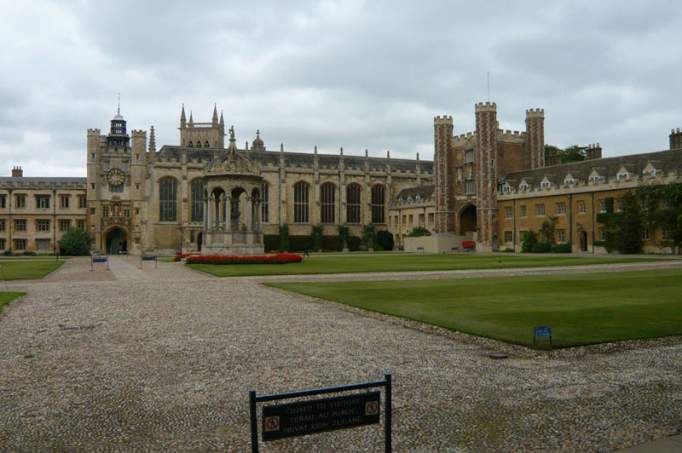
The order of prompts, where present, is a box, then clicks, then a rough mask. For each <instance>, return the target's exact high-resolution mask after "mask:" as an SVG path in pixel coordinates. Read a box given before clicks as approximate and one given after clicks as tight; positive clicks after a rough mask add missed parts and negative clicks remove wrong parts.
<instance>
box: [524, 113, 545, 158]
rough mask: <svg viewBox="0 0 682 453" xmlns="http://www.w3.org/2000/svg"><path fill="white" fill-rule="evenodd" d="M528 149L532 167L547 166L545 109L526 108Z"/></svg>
mask: <svg viewBox="0 0 682 453" xmlns="http://www.w3.org/2000/svg"><path fill="white" fill-rule="evenodd" d="M526 137H527V143H526V150H527V152H528V162H529V164H530V168H531V169H533V168H541V167H544V166H545V111H544V110H543V109H528V110H526Z"/></svg>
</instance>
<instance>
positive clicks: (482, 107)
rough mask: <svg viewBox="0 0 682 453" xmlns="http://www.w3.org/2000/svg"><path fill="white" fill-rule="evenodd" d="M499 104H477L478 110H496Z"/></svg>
mask: <svg viewBox="0 0 682 453" xmlns="http://www.w3.org/2000/svg"><path fill="white" fill-rule="evenodd" d="M496 111H497V104H495V103H494V102H479V103H477V104H476V112H496Z"/></svg>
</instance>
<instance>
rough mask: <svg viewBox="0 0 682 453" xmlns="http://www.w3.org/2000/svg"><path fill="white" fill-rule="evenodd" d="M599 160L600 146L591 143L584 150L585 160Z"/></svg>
mask: <svg viewBox="0 0 682 453" xmlns="http://www.w3.org/2000/svg"><path fill="white" fill-rule="evenodd" d="M594 159H601V145H600V144H599V143H593V144H591V145H587V147H586V148H585V160H594Z"/></svg>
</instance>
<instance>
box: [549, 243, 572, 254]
mask: <svg viewBox="0 0 682 453" xmlns="http://www.w3.org/2000/svg"><path fill="white" fill-rule="evenodd" d="M551 250H552V253H571V252H572V251H573V250H572V247H571V243H570V242H566V243H563V244H554V245H553V246H552V247H551Z"/></svg>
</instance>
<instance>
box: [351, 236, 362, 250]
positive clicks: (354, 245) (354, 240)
mask: <svg viewBox="0 0 682 453" xmlns="http://www.w3.org/2000/svg"><path fill="white" fill-rule="evenodd" d="M361 245H362V239H361V238H359V237H358V236H351V237H349V238H348V250H350V251H351V252H357V251H358V250H360V246H361Z"/></svg>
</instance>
